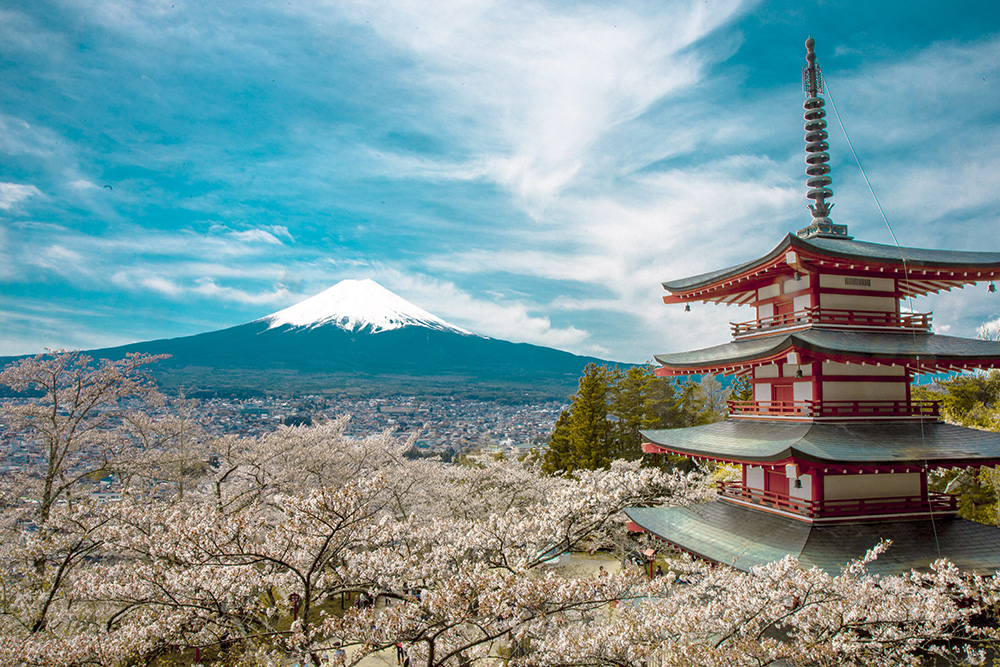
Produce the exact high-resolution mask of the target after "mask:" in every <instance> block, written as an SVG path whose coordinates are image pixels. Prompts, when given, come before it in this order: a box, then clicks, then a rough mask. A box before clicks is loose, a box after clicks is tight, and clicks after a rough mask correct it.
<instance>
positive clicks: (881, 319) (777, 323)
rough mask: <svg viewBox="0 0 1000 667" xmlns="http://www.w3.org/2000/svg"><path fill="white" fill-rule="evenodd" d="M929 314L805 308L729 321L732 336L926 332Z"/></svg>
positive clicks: (929, 323) (929, 319) (928, 326)
mask: <svg viewBox="0 0 1000 667" xmlns="http://www.w3.org/2000/svg"><path fill="white" fill-rule="evenodd" d="M931 317H932V315H931V313H884V312H877V311H864V310H831V309H829V308H806V309H805V310H796V311H794V312H791V313H782V314H780V315H774V316H772V317H762V318H759V319H756V320H750V321H748V322H730V323H729V326H730V328H731V329H732V333H733V336H734V337H736V338H740V337H743V336H759V335H763V334H768V333H772V332H774V331H777V330H783V329H801V328H805V327H809V326H824V327H833V328H843V329H891V330H896V331H898V330H902V331H928V330H929V329H930V328H931Z"/></svg>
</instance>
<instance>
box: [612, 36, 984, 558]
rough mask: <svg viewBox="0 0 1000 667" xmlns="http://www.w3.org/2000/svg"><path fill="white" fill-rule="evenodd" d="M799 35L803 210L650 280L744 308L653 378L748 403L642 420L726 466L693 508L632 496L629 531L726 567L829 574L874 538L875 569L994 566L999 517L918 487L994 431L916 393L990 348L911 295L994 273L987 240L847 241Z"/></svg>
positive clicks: (816, 74) (975, 457) (679, 445)
mask: <svg viewBox="0 0 1000 667" xmlns="http://www.w3.org/2000/svg"><path fill="white" fill-rule="evenodd" d="M813 46H814V43H813V40H812V39H811V38H810V39H809V40H808V41H807V42H806V48H807V61H808V65H807V66H806V67H805V68H804V69H803V89H804V91H805V93H806V96H807V97H806V101H805V104H804V108H805V120H806V123H805V129H806V136H805V139H806V153H807V156H806V164H807V167H806V173H807V175H808V176H809V179H808V181H807V183H808V186H809V191H808V194H807V197H808V198H809V199H810V200H812V204H811V205H810V207H809V208H810V209H811V210H812V217H813V219H812V222H811V224H810V225H809V226H807V227H805V228H804V229H801V230H799V231H798V232H797V233H796V234H789V235H787V236H785V238H783V239H782V240H781V242H780V243H778V245H777V246H775V248H774V249H773V250H771V252H769V253H767V254H766V255H764V256H763V257H759V258H757V259H753V260H751V261H748V262H744V263H742V264H739V265H736V266H731V267H729V268H725V269H721V270H718V271H713V272H711V273H706V274H702V275H698V276H693V277H690V278H683V279H680V280H673V281H668V282H665V283H663V287H664V289H666V290H667V291H668V292H669V295H667V296H665V297H663V301H664V302H665V303H667V304H681V303H683V304H690V303H691V302H692V301H698V302H705V303H716V304H718V303H724V304H737V305H749V306H752V307H753V308H754V309H755V310H756V317H755V318H754V319H752V320H750V321H747V322H740V323H736V324H732V325H731V326H732V335H733V340H732V342H730V343H726V344H723V345H717V346H715V347H709V348H705V349H701V350H694V351H690V352H681V353H676V354H662V355H657V356H656V357H655V358H656V360H657V362H658V363H659V364H660V365H661V367H660V368H659V369H658V370H657V374H658V375H661V376H679V375H690V374H705V373H710V374H725V375H736V376H742V377H745V378H747V379H748V380H749V381H750V382H751V383H752V387H753V396H752V399H753V400H749V401H742V402H731V403H730V409H729V416H728V419H726V420H725V421H722V422H719V423H714V424H708V425H705V426H697V427H693V428H683V429H667V430H655V431H645V432H644V436H645V438H647V439H648V442H647V443H646V444H645V445H644V450H645V451H646V452H649V453H666V454H674V455H681V456H686V457H691V458H694V459H701V460H710V461H719V462H725V463H731V464H736V465H739V466H740V468H741V470H742V475H741V478H740V480H739V481H736V482H726V483H722V484H720V488H719V493H718V497H717V499H716V500H713V501H711V502H708V503H701V504H697V505H693V506H689V507H674V508H632V509H629V510H627V513H628V515H629V518H630V519H631V520H632V521H633V522H634V523H635V524H637V525H638V527H639V528H641V529H643V530H645V531H648V532H650V533H652V534H653V535H655V536H657V537H658V538H660V539H662V540H664V541H666V542H668V543H670V544H671V545H673V546H674V547H677V548H679V549H682V550H684V551H687V552H690V553H692V554H694V555H696V556H698V557H701V558H704V559H707V560H711V561H715V562H720V563H725V564H727V565H732V566H734V567H737V568H740V569H749V568H750V567H752V566H754V565H757V564H761V563H766V562H769V561H772V560H776V559H778V558H781V557H783V556H785V555H786V554H792V555H794V556H796V557H798V558H799V560H800V561H801V562H802V563H803V565H806V566H817V567H820V568H823V569H825V570H828V571H831V572H836V571H838V570H839V567H840V566H842V565H843V564H845V563H846V562H847V561H849V560H851V559H853V558H856V557H859V556H862V555H864V553H865V552H866V551H867V550H868V549H870V548H871V547H872V546H874V545H875V544H876V543H877V542H878V541H879V540H881V539H890V540H892V542H893V546H892V547H891V548H890V549H889V551H888V552H887V553H886V554H884V555H883V556H882V557H880V558H879V559H878V560H877V561H876V562H875V563H874V564H873V565H872V569H873V570H876V571H881V572H898V571H902V570H907V569H911V568H918V569H919V568H925V567H926V566H927V565H928V564H929V563H930V562H932V561H933V560H936V559H937V558H939V557H942V556H944V557H947V558H949V559H951V560H952V561H953V562H954V563H956V564H957V565H958V566H959V567H962V568H963V569H967V570H973V571H981V572H987V571H988V572H992V571H995V570H997V569H1000V529H997V528H995V527H991V526H985V525H982V524H977V523H973V522H971V521H966V520H963V519H960V518H958V517H957V504H956V497H955V496H951V495H946V494H942V493H934V492H932V491H930V490H929V489H928V483H927V478H928V473H929V472H931V471H932V470H935V469H940V468H955V467H961V468H965V467H978V466H983V465H995V464H997V463H1000V433H993V432H986V431H978V430H974V429H967V428H962V427H959V426H954V425H950V424H946V423H943V422H942V421H941V419H940V413H939V407H938V405H937V404H936V403H934V402H925V401H917V400H913V399H912V397H911V393H910V383H911V381H912V380H913V378H914V376H915V375H918V374H925V373H941V372H950V371H961V370H968V369H990V368H997V367H1000V343H998V342H993V341H983V340H970V339H964V338H956V337H951V336H941V335H937V334H933V333H931V314H930V313H913V312H908V311H906V310H904V309H903V308H902V307H901V304H903V302H904V301H905V300H906V299H908V298H910V297H914V296H922V295H926V294H928V293H931V292H935V293H936V292H939V291H941V290H951V289H952V288H954V287H964V286H966V285H971V284H975V283H977V282H981V281H989V291H990V292H992V291H994V290H995V288H994V286H993V283H992V281H993V280H994V279H996V278H998V277H1000V252H956V251H948V250H924V249H915V248H900V247H898V246H889V245H879V244H874V243H865V242H861V241H855V240H854V239H853V238H852V237H851V236H849V235H848V230H847V226H846V225H839V224H834V223H833V221H832V220H831V219H830V217H829V216H830V210H831V208H832V207H833V204H832V203H830V202H829V201H828V200H829V199H830V198H831V197H832V195H833V192H832V190H831V189H830V185H831V182H832V181H831V178H830V167H829V164H828V163H829V159H830V157H829V154H828V153H827V150H828V144H827V132H826V121H825V120H824V117H825V111H824V108H823V107H824V100H823V98H822V97H821V95H822V93H823V81H822V74H821V72H820V70H819V68H818V67H817V66H816V56H815V53H814V50H813Z"/></svg>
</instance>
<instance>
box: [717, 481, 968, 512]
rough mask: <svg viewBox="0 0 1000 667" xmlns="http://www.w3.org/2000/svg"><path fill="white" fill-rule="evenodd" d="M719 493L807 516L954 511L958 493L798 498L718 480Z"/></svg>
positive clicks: (956, 509) (727, 496) (726, 496)
mask: <svg viewBox="0 0 1000 667" xmlns="http://www.w3.org/2000/svg"><path fill="white" fill-rule="evenodd" d="M718 487H719V495H720V496H722V497H724V498H733V499H735V500H742V501H744V502H749V503H753V504H755V505H760V506H762V507H770V508H774V509H778V510H784V511H786V512H793V513H795V514H801V515H802V516H807V517H810V518H839V517H855V516H874V515H879V514H915V513H927V512H933V513H934V514H954V513H955V512H957V511H958V496H953V495H950V494H947V493H934V492H929V493H928V494H927V498H923V497H921V496H888V497H884V498H849V499H843V500H820V501H816V500H802V499H800V498H792V497H791V496H788V495H782V494H780V493H774V492H772V491H762V490H760V489H751V488H750V487H748V486H744V485H743V484H742V483H741V482H718Z"/></svg>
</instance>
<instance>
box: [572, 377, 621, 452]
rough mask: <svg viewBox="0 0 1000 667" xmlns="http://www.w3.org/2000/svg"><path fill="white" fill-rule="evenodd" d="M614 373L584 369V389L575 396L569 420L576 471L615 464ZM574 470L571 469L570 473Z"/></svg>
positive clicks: (582, 384)
mask: <svg viewBox="0 0 1000 667" xmlns="http://www.w3.org/2000/svg"><path fill="white" fill-rule="evenodd" d="M610 378H611V371H609V370H608V368H607V367H605V366H598V365H597V364H589V365H588V366H587V367H586V368H585V369H583V377H581V378H580V388H579V389H578V390H577V392H576V396H574V397H573V405H572V407H571V413H570V420H569V433H570V442H571V443H572V445H573V455H574V459H575V460H574V463H575V465H574V466H573V468H574V469H575V468H583V469H585V470H596V469H597V468H603V467H605V466H606V465H608V464H609V463H611V461H612V457H611V453H610V452H609V451H608V435H609V432H610V424H609V423H608V389H609V380H610ZM569 469H570V468H567V470H569Z"/></svg>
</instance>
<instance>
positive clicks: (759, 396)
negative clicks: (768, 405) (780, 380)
mask: <svg viewBox="0 0 1000 667" xmlns="http://www.w3.org/2000/svg"><path fill="white" fill-rule="evenodd" d="M753 400H755V401H757V402H758V403H759V402H761V401H770V400H771V383H770V382H764V383H763V384H755V385H754V386H753Z"/></svg>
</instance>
